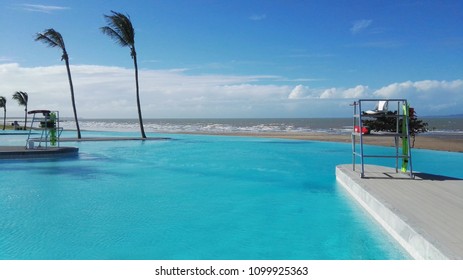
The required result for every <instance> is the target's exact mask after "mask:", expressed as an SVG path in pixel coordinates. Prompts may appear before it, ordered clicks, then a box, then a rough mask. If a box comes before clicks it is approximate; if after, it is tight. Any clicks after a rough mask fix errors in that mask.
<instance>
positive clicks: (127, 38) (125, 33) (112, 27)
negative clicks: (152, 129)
mask: <svg viewBox="0 0 463 280" xmlns="http://www.w3.org/2000/svg"><path fill="white" fill-rule="evenodd" d="M111 13H112V15H104V17H105V19H106V22H107V24H108V26H104V27H101V28H100V29H101V31H102V32H103V34H106V35H108V36H109V37H111V38H112V39H113V40H114V41H116V43H117V44H119V45H120V46H122V47H129V48H130V56H132V59H133V64H134V67H135V88H136V94H137V107H138V120H139V122H140V130H141V136H142V138H146V135H145V129H144V128H143V118H142V115H141V107H140V91H139V87H138V65H137V52H136V51H135V30H134V29H133V26H132V22H131V21H130V17H129V16H128V15H127V16H126V15H123V14H121V13H117V12H114V11H111Z"/></svg>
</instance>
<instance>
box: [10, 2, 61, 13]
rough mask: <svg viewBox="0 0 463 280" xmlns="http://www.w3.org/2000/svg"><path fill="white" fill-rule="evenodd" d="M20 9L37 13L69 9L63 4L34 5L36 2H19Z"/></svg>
mask: <svg viewBox="0 0 463 280" xmlns="http://www.w3.org/2000/svg"><path fill="white" fill-rule="evenodd" d="M19 6H20V7H21V9H23V10H26V11H29V12H39V13H47V14H49V13H52V12H56V11H62V10H69V9H70V8H69V7H63V6H50V5H36V4H20V5H19Z"/></svg>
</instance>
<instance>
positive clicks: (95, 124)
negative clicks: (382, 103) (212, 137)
mask: <svg viewBox="0 0 463 280" xmlns="http://www.w3.org/2000/svg"><path fill="white" fill-rule="evenodd" d="M423 121H425V122H427V123H428V124H429V125H428V128H429V132H427V133H429V134H456V135H463V118H423ZM143 122H144V127H145V131H146V132H158V133H272V132H279V133H281V132H289V133H330V134H347V133H350V132H351V131H352V118H299V119H283V118H275V119H269V118H267V119H240V118H237V119H144V120H143ZM79 125H80V128H81V130H91V131H124V132H129V131H138V130H139V124H138V120H137V119H80V120H79ZM60 126H62V127H63V128H64V129H75V122H74V121H73V120H71V119H66V120H64V121H61V123H60Z"/></svg>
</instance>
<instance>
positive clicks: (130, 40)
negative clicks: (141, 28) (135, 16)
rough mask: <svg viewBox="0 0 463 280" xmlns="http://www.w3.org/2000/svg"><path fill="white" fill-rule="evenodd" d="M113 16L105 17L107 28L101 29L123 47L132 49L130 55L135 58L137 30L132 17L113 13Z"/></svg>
mask: <svg viewBox="0 0 463 280" xmlns="http://www.w3.org/2000/svg"><path fill="white" fill-rule="evenodd" d="M111 13H112V15H104V17H105V19H106V23H107V24H108V25H107V26H103V27H101V28H100V30H101V32H103V34H106V35H108V36H109V37H110V38H111V39H113V40H114V41H115V42H116V43H117V44H118V45H120V46H121V47H127V46H128V47H130V51H131V53H130V55H131V56H132V58H133V57H134V56H135V30H134V28H133V25H132V22H131V21H130V16H128V15H124V14H122V13H118V12H114V11H111Z"/></svg>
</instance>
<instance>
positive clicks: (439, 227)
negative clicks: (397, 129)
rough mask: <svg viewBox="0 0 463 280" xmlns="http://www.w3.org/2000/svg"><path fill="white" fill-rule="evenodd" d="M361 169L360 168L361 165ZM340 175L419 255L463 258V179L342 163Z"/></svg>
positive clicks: (367, 205) (439, 257) (385, 225)
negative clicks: (361, 170) (411, 176)
mask: <svg viewBox="0 0 463 280" xmlns="http://www.w3.org/2000/svg"><path fill="white" fill-rule="evenodd" d="M357 169H359V168H357ZM336 179H337V181H338V182H340V183H341V185H342V186H343V187H344V188H345V189H347V191H348V192H349V193H350V194H351V195H352V196H353V197H354V198H355V199H356V200H357V201H358V202H359V203H360V204H361V205H362V206H363V207H364V208H365V209H366V210H367V211H368V212H369V213H370V214H371V215H372V216H373V217H374V218H375V219H376V220H377V221H378V222H379V223H380V224H381V225H382V226H383V227H384V228H385V229H386V230H387V231H388V232H389V233H390V234H391V235H392V236H393V237H394V238H395V239H396V240H397V241H398V242H399V243H400V244H401V245H402V246H403V247H404V248H405V249H406V250H407V251H408V253H410V255H411V256H412V257H413V258H415V259H439V260H443V259H458V260H462V259H463V179H458V178H452V177H445V176H439V175H433V174H428V173H419V172H415V179H411V178H410V177H409V175H408V174H403V173H400V172H399V173H396V172H395V168H388V167H383V166H376V165H365V178H360V170H356V171H353V170H352V164H345V165H338V166H337V167H336Z"/></svg>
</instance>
